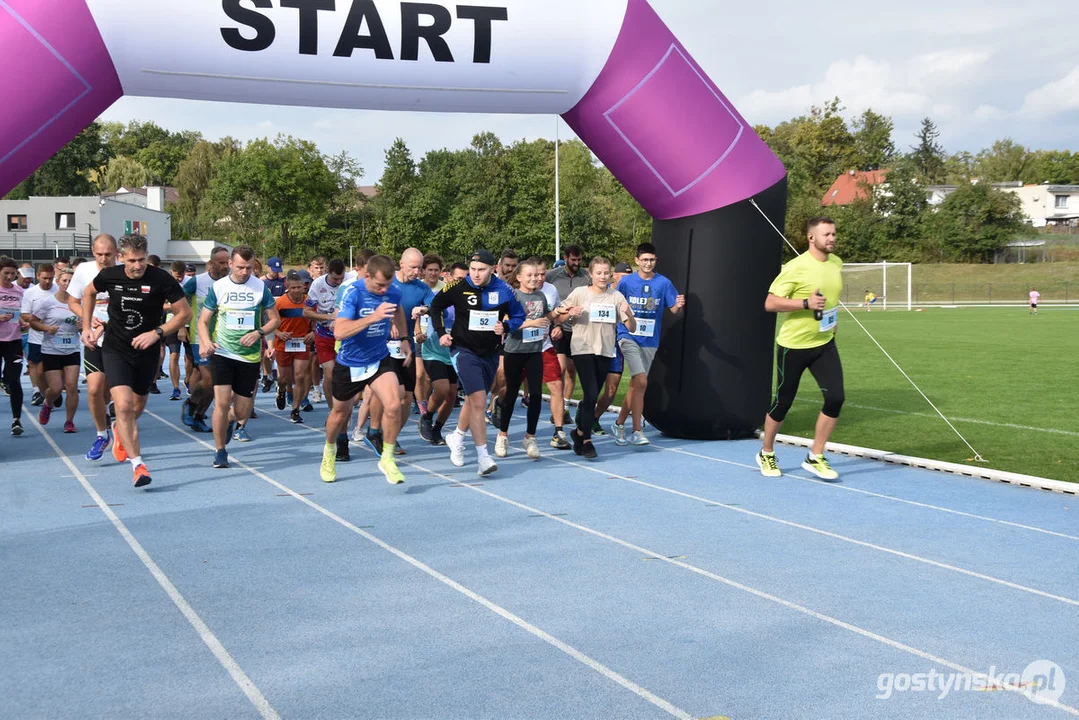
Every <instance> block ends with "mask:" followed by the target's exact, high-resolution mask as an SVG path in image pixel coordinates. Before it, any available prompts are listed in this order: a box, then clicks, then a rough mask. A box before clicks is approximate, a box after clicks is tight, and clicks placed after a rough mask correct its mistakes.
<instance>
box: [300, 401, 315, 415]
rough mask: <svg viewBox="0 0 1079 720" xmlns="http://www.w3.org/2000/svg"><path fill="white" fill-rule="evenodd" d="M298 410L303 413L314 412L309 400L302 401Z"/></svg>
mask: <svg viewBox="0 0 1079 720" xmlns="http://www.w3.org/2000/svg"><path fill="white" fill-rule="evenodd" d="M300 409H301V410H303V411H304V412H314V410H315V408H314V407H313V406H312V405H311V400H309V399H307V398H305V399H304V401H303V405H301V406H300Z"/></svg>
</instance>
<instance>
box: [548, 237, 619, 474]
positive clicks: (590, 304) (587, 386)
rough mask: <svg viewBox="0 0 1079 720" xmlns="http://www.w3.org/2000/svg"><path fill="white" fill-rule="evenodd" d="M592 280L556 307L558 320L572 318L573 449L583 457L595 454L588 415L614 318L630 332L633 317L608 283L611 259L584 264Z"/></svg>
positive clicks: (609, 351) (605, 364)
mask: <svg viewBox="0 0 1079 720" xmlns="http://www.w3.org/2000/svg"><path fill="white" fill-rule="evenodd" d="M588 271H589V273H590V274H591V276H592V284H591V285H589V286H588V287H579V288H577V289H575V290H574V291H573V292H571V293H570V294H569V297H567V298H566V299H565V300H563V301H562V304H561V305H560V306H559V308H558V311H559V314H560V316H561V319H562V320H565V319H567V318H571V317H572V318H576V323H575V325H574V326H573V338H572V340H571V341H570V353H571V354H572V356H573V364H574V365H575V366H576V368H577V377H578V378H579V379H580V381H581V393H582V395H583V398H582V399H581V402H580V404H579V405H578V406H577V429H576V430H574V431H573V433H572V434H573V451H574V452H575V453H577V454H578V455H583V456H584V457H586V458H594V457H596V448H595V446H594V445H593V444H592V419H593V418H592V415H593V413H594V412H595V410H596V398H598V397H599V389H600V388H601V387H602V386H603V383H604V382H605V381H606V379H607V373H608V371H609V370H610V367H611V359H612V358H614V355H615V347H616V345H615V341H616V331H617V329H618V321H619V319H621V321H622V323H623V324H624V325H625V326H626V328H628V329H629V331H630V332H633V331H634V330H635V329H636V328H637V321H636V320H635V319H634V317H633V310H631V309H630V307H629V303H628V302H626V298H625V297H624V296H623V295H622V293H620V292H618V291H617V290H615V289H613V288H610V287H608V284H609V283H610V280H611V263H610V261H609V260H607V258H603V257H596V258H593V259H592V262H591V263H590V264H589V266H588Z"/></svg>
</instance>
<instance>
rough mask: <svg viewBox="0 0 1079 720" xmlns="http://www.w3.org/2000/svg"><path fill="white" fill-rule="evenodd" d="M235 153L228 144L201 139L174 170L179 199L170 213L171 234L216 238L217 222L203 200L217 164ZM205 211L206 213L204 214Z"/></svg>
mask: <svg viewBox="0 0 1079 720" xmlns="http://www.w3.org/2000/svg"><path fill="white" fill-rule="evenodd" d="M234 152H237V150H236V148H235V147H234V146H233V145H232V143H231V139H230V141H229V142H220V143H212V142H208V141H206V140H200V141H199V142H198V143H196V145H195V147H193V148H192V149H191V152H189V153H188V154H187V157H186V158H185V159H184V161H183V162H182V163H181V164H180V166H179V168H178V169H177V171H176V179H175V181H174V182H175V185H176V192H177V194H178V195H179V200H178V201H177V203H176V207H174V208H172V211H173V222H172V227H173V232H174V233H175V234H176V235H177V237H183V238H197V237H207V238H212V237H215V235H216V233H215V226H214V221H215V220H216V219H217V218H216V217H215V216H214V212H213V210H212V209H211V208H208V207H207V206H208V203H206V198H207V195H208V193H209V192H210V186H211V185H212V184H213V181H214V178H215V177H217V170H218V165H219V164H220V163H221V160H222V158H223V157H224V156H225V155H226V154H232V153H234ZM203 209H207V210H208V212H207V213H203V212H202V211H203Z"/></svg>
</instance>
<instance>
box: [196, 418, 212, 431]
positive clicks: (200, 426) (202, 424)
mask: <svg viewBox="0 0 1079 720" xmlns="http://www.w3.org/2000/svg"><path fill="white" fill-rule="evenodd" d="M191 429H192V430H194V431H195V432H198V433H212V432H213V431H214V429H213V428H212V427H210V426H209V425H207V424H206V421H204V420H199V419H198V418H195V419H194V420H192V421H191Z"/></svg>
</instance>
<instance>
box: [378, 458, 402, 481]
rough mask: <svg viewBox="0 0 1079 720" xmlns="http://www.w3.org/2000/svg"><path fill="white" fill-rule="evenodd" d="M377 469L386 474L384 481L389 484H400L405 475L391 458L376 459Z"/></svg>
mask: <svg viewBox="0 0 1079 720" xmlns="http://www.w3.org/2000/svg"><path fill="white" fill-rule="evenodd" d="M378 469H379V470H381V471H382V474H383V475H385V476H386V482H388V483H389V484H390V485H400V484H401V483H403V482H404V481H405V476H404V474H403V473H402V472H401V469H400V468H398V467H397V463H396V462H394V461H393V458H382V459H381V460H379V461H378Z"/></svg>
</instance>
